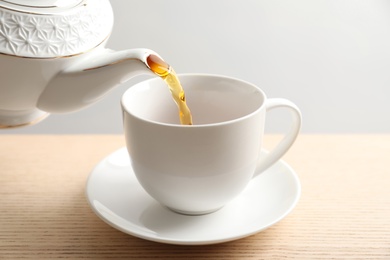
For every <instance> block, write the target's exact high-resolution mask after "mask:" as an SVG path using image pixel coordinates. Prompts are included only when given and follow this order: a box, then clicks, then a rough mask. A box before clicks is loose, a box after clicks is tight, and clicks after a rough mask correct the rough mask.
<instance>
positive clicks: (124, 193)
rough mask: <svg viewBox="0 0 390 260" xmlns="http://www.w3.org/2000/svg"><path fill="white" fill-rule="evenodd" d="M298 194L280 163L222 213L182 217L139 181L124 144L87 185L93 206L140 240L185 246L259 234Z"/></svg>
mask: <svg viewBox="0 0 390 260" xmlns="http://www.w3.org/2000/svg"><path fill="white" fill-rule="evenodd" d="M300 193H301V186H300V182H299V179H298V177H297V175H296V174H295V172H294V170H293V169H292V168H291V167H290V166H289V165H288V164H286V163H285V162H283V161H279V162H277V163H276V164H275V165H274V166H272V167H271V168H269V169H268V170H267V171H265V172H264V173H262V174H261V175H260V176H258V177H256V178H254V179H253V180H252V181H251V183H250V184H249V185H248V187H247V188H246V190H244V191H243V193H242V194H241V195H240V196H238V197H237V198H236V199H234V200H233V201H231V202H230V203H229V204H227V205H226V206H225V207H223V208H222V209H220V210H219V211H217V212H214V213H211V214H208V215H201V216H186V215H180V214H178V213H174V212H172V211H170V210H169V209H167V208H165V207H164V206H161V205H160V204H159V203H158V202H156V201H155V200H154V199H153V198H151V197H150V196H149V195H148V194H147V193H146V192H145V191H144V190H143V188H142V187H141V186H140V185H139V184H138V181H137V179H136V177H135V175H134V173H133V172H132V168H131V165H130V161H129V158H128V154H127V150H126V148H122V149H120V150H118V151H116V152H114V153H112V154H111V155H109V156H107V157H106V158H105V159H103V160H102V161H101V162H100V163H99V164H98V165H97V166H96V167H95V169H94V170H93V171H92V173H91V175H90V176H89V179H88V182H87V186H86V196H87V198H88V201H89V203H90V205H91V207H92V209H93V210H94V211H95V213H96V214H97V215H98V216H99V217H100V218H101V219H102V220H103V221H105V222H106V223H107V224H109V225H111V226H112V227H114V228H116V229H119V230H121V231H123V232H125V233H127V234H130V235H133V236H136V237H139V238H143V239H147V240H151V241H156V242H162V243H169V244H181V245H203V244H214V243H222V242H227V241H231V240H235V239H239V238H243V237H246V236H249V235H252V234H255V233H257V232H260V231H262V230H264V229H266V228H268V227H270V226H272V225H273V224H275V223H277V222H278V221H280V220H281V219H283V218H284V217H285V216H286V215H287V214H288V213H289V212H290V211H291V210H292V209H293V208H294V207H295V205H296V204H297V202H298V199H299V196H300Z"/></svg>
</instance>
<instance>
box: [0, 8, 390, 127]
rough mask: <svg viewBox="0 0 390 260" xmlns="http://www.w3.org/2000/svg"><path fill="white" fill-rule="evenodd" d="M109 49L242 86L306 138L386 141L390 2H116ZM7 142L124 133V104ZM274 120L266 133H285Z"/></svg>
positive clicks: (111, 98)
mask: <svg viewBox="0 0 390 260" xmlns="http://www.w3.org/2000/svg"><path fill="white" fill-rule="evenodd" d="M111 3H112V6H113V9H114V13H115V26H114V30H113V33H112V36H111V38H110V41H109V43H108V46H107V47H109V48H112V49H116V50H122V49H127V48H136V47H145V48H150V49H153V50H155V51H156V52H158V53H159V54H160V55H161V56H162V57H164V59H165V60H166V61H168V62H169V63H170V64H171V65H173V67H174V68H175V70H176V71H177V72H178V73H185V72H200V73H213V74H223V75H229V76H233V77H238V78H241V79H244V80H247V81H250V82H253V83H255V84H258V85H259V86H261V88H262V89H263V90H264V91H265V92H266V93H267V95H268V97H285V98H288V99H290V100H292V101H293V102H295V103H296V104H297V105H298V106H299V107H300V108H301V110H302V114H303V117H304V125H303V129H302V130H303V132H304V133H385V132H386V133H389V132H390V118H389V114H390V113H389V112H390V1H387V0H382V1H381V0H365V1H363V0H316V1H313V0H294V1H289V0H285V1H283V0H265V1H261V0H240V1H238V0H193V1H189V0H131V1H124V0H112V1H111ZM142 79H144V78H142V77H139V78H134V79H132V80H130V81H129V82H127V83H125V84H123V85H122V86H120V87H118V88H117V89H116V90H114V91H113V92H111V93H109V94H108V95H107V96H106V98H105V99H104V100H103V101H101V102H99V103H97V104H94V105H93V106H91V107H89V108H87V109H84V110H82V111H79V112H76V113H72V114H66V115H51V116H50V117H49V118H48V119H46V120H45V121H43V122H42V123H40V124H37V125H35V126H31V127H28V128H20V129H12V130H2V131H0V132H1V134H12V133H113V134H116V133H122V122H121V112H120V105H119V102H120V97H121V95H122V94H123V92H124V91H125V90H126V89H127V88H129V87H130V86H131V85H132V84H134V83H135V82H138V81H140V80H142ZM288 119H289V118H288V117H287V116H286V115H284V114H283V113H282V112H272V113H270V115H269V120H268V127H267V131H268V132H282V131H283V128H284V127H285V126H287V125H288V123H287V121H288Z"/></svg>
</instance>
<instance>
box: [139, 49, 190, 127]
mask: <svg viewBox="0 0 390 260" xmlns="http://www.w3.org/2000/svg"><path fill="white" fill-rule="evenodd" d="M146 62H147V64H148V66H149V68H150V70H151V71H153V72H154V73H155V74H156V75H158V76H159V77H161V78H162V79H163V80H164V81H165V83H167V85H168V87H169V90H170V91H171V94H172V97H173V99H174V101H175V103H176V104H177V107H178V109H179V117H180V123H181V124H182V125H192V116H191V111H190V109H189V108H188V106H187V103H186V97H185V93H184V90H183V88H182V86H181V84H180V81H179V78H178V77H177V75H176V73H175V71H174V70H173V68H172V67H171V66H170V65H169V64H167V63H166V62H165V61H163V60H162V59H160V58H159V57H158V56H157V55H153V54H151V55H149V56H148V57H147V59H146Z"/></svg>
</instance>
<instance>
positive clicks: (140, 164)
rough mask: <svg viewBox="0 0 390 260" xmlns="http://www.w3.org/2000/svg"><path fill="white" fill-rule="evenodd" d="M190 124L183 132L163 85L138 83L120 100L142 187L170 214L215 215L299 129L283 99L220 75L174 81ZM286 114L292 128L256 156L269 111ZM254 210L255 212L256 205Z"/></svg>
mask: <svg viewBox="0 0 390 260" xmlns="http://www.w3.org/2000/svg"><path fill="white" fill-rule="evenodd" d="M179 78H180V81H181V83H182V86H183V88H184V90H185V92H186V97H187V104H188V106H189V108H190V109H191V112H192V117H193V123H194V125H191V126H189V125H180V122H179V115H178V109H177V107H176V105H175V103H174V101H173V99H172V97H171V94H170V92H169V89H168V87H167V86H166V84H165V82H164V81H163V80H161V79H160V78H154V79H151V80H146V81H143V82H141V83H138V84H136V85H134V86H132V87H131V88H129V89H128V90H127V91H126V92H125V93H124V95H123V98H122V108H123V119H124V132H125V137H126V146H127V149H128V151H129V155H130V158H131V163H132V168H133V170H134V172H135V174H136V176H137V179H138V181H139V182H140V184H141V185H142V187H143V188H144V189H145V190H146V191H147V192H148V193H149V194H150V195H151V196H152V197H153V198H154V199H155V200H157V201H158V202H160V203H161V204H163V205H165V206H166V207H168V208H170V209H172V210H173V211H176V212H179V213H183V214H190V215H198V214H206V213H210V212H213V211H216V210H218V209H220V208H221V207H223V206H224V205H225V204H226V203H228V202H229V201H230V200H232V199H233V198H235V197H236V196H237V195H239V194H240V193H241V192H242V191H243V190H244V188H245V187H246V186H247V185H248V183H249V182H250V181H251V179H252V178H254V177H255V176H257V175H258V174H259V173H261V172H262V171H264V170H265V169H267V168H268V167H270V166H271V165H272V164H273V163H275V162H276V161H277V160H278V159H280V157H282V156H283V154H284V153H285V152H286V151H287V150H288V149H289V148H290V146H291V145H292V144H293V142H294V141H295V139H296V137H297V136H298V133H299V130H300V125H301V113H300V111H299V109H298V108H297V107H296V106H295V105H294V104H293V103H292V102H290V101H288V100H286V99H281V98H277V99H267V98H266V96H265V94H264V92H263V91H262V90H261V89H259V88H258V87H257V86H255V85H253V84H251V83H248V82H245V81H242V80H239V79H234V78H229V77H224V76H216V75H203V74H186V75H179ZM274 108H287V110H289V111H290V112H292V127H291V129H290V130H289V132H288V133H287V134H286V136H285V137H284V139H282V141H280V143H279V144H278V145H277V146H276V147H275V148H274V149H273V150H272V151H271V152H269V153H268V154H267V155H266V156H260V151H261V148H262V138H263V135H264V124H265V117H266V112H267V111H269V110H271V109H274ZM254 206H255V205H254Z"/></svg>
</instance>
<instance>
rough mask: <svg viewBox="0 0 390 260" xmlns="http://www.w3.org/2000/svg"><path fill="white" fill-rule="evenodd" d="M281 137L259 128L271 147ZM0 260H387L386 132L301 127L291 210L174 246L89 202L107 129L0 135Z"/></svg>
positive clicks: (112, 146) (114, 143)
mask: <svg viewBox="0 0 390 260" xmlns="http://www.w3.org/2000/svg"><path fill="white" fill-rule="evenodd" d="M279 138H280V136H274V135H268V136H266V145H267V147H272V145H273V144H274V143H276V142H277V140H278V139H279ZM0 144H1V146H0V259H24V258H31V259H56V258H69V259H84V258H85V259H390V135H301V136H300V137H299V139H298V141H297V143H296V145H295V146H294V147H293V148H292V150H290V152H288V154H287V155H286V156H285V157H284V159H285V161H286V162H288V163H289V164H290V165H291V166H292V167H293V168H294V169H295V170H296V172H297V173H298V175H299V177H300V180H301V183H302V197H301V199H300V201H299V203H298V206H297V207H296V208H295V209H294V211H293V212H292V213H291V214H290V215H288V216H287V217H286V218H285V219H283V220H282V221H281V222H279V223H278V224H276V225H274V226H272V227H271V228H269V229H267V230H265V231H263V232H261V233H258V234H256V235H253V236H250V237H247V238H244V239H241V240H237V241H233V242H229V243H225V244H217V245H209V246H174V245H165V244H159V243H155V242H150V241H145V240H142V239H138V238H135V237H132V236H130V235H127V234H124V233H122V232H120V231H118V230H116V229H114V228H112V227H110V226H108V225H107V224H105V223H104V222H103V221H102V220H100V219H99V218H98V217H97V216H96V215H95V214H94V213H93V212H92V210H91V209H90V207H89V205H88V203H87V201H86V199H85V196H84V187H85V183H86V179H87V177H88V175H89V173H90V171H91V169H92V168H93V167H94V166H95V164H96V163H98V162H99V161H100V160H101V159H102V158H104V157H105V156H106V155H108V154H109V153H111V152H113V151H114V150H116V149H118V148H120V147H122V146H124V138H123V136H114V135H79V136H71V135H65V136H64V135H57V136H56V135H52V136H48V135H30V136H25V135H0Z"/></svg>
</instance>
